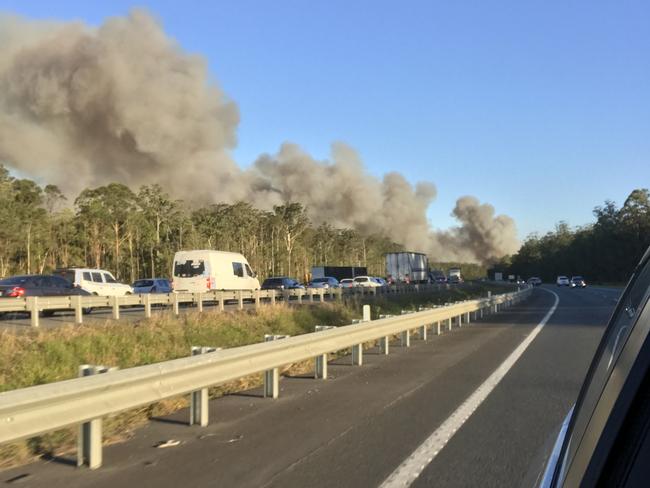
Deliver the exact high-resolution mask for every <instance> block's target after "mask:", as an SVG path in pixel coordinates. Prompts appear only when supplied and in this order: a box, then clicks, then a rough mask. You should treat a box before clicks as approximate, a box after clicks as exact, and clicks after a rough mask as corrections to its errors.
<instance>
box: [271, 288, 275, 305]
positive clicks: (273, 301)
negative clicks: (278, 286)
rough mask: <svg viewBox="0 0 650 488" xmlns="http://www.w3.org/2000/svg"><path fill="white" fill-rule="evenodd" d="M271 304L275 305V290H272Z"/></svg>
mask: <svg viewBox="0 0 650 488" xmlns="http://www.w3.org/2000/svg"><path fill="white" fill-rule="evenodd" d="M271 305H275V290H271Z"/></svg>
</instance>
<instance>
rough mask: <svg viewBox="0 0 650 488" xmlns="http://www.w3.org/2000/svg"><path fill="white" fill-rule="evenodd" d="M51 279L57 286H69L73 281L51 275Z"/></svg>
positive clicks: (53, 284)
mask: <svg viewBox="0 0 650 488" xmlns="http://www.w3.org/2000/svg"><path fill="white" fill-rule="evenodd" d="M50 281H51V282H52V286H54V287H56V288H69V287H70V285H71V283H70V282H69V281H68V280H65V279H63V278H61V277H59V276H50Z"/></svg>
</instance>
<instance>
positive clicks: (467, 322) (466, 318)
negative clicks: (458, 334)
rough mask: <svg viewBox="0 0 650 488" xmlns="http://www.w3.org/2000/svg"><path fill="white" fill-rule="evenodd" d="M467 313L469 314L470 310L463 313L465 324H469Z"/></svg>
mask: <svg viewBox="0 0 650 488" xmlns="http://www.w3.org/2000/svg"><path fill="white" fill-rule="evenodd" d="M469 314H470V312H467V313H466V314H465V323H466V324H469Z"/></svg>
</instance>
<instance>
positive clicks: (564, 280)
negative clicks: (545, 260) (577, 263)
mask: <svg viewBox="0 0 650 488" xmlns="http://www.w3.org/2000/svg"><path fill="white" fill-rule="evenodd" d="M555 284H556V285H557V286H569V285H570V284H571V281H570V280H569V277H568V276H558V277H557V280H555Z"/></svg>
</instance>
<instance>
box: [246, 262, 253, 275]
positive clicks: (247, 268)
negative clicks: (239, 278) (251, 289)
mask: <svg viewBox="0 0 650 488" xmlns="http://www.w3.org/2000/svg"><path fill="white" fill-rule="evenodd" d="M244 267H245V268H246V274H247V275H248V276H253V270H252V269H251V267H250V266H249V265H248V264H246V263H244Z"/></svg>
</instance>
